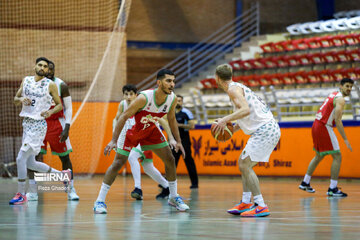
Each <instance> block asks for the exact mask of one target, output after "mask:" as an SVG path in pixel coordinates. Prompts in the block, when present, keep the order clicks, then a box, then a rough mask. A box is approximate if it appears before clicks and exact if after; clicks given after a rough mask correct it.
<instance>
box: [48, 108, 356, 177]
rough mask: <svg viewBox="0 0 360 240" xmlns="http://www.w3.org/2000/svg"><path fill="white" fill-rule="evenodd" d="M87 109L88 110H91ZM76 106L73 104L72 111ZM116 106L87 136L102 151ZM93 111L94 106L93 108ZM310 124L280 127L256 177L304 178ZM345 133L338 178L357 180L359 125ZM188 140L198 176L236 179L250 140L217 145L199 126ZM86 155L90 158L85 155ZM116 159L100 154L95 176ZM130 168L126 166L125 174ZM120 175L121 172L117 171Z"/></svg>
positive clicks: (323, 166) (77, 138)
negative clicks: (101, 138)
mask: <svg viewBox="0 0 360 240" xmlns="http://www.w3.org/2000/svg"><path fill="white" fill-rule="evenodd" d="M96 104H98V105H104V107H105V104H104V103H91V105H96ZM91 105H89V107H91ZM78 106H79V104H78V103H74V108H75V111H76V109H77V107H78ZM117 106H118V103H109V105H108V107H109V114H108V118H107V125H106V131H105V132H104V133H96V132H94V133H92V134H88V135H93V136H97V135H98V134H105V138H104V142H103V143H98V144H102V147H103V148H105V146H106V144H107V143H108V142H109V141H110V140H111V134H112V120H113V118H114V117H115V115H116V111H117ZM93 107H95V106H93ZM311 125H312V122H300V123H280V126H281V138H280V142H279V144H278V146H277V147H276V149H275V150H274V152H273V153H272V155H271V157H270V161H269V163H260V164H258V165H257V166H256V167H255V168H254V169H255V171H256V173H257V174H258V175H259V176H284V177H285V176H303V175H304V174H305V173H306V170H307V167H308V164H309V162H310V161H311V159H312V158H313V157H314V151H313V145H312V137H311ZM344 125H345V132H346V134H347V137H348V139H349V141H350V143H351V144H352V147H353V152H350V151H349V150H348V149H347V148H346V146H345V144H344V142H343V141H342V138H341V136H340V135H339V133H338V131H337V130H335V134H336V136H337V137H338V139H339V143H340V148H341V152H342V157H343V160H342V166H341V171H340V177H349V178H360V172H359V171H358V169H359V168H360V162H359V159H358V156H360V149H359V148H358V147H357V143H358V142H360V125H359V122H353V121H344ZM81 128H82V124H81V122H80V121H79V122H78V124H77V125H76V126H72V130H70V139H71V144H72V146H73V150H74V152H73V153H71V155H70V157H71V159H72V162H73V167H74V172H75V173H86V172H87V171H88V169H89V168H90V166H89V164H87V159H86V158H79V156H84V154H83V153H81V152H79V149H77V147H76V146H79V145H80V144H81V141H82V137H81V135H79V134H76V133H75V131H76V132H81V131H82V130H81ZM190 138H191V142H192V155H193V158H194V160H195V164H196V168H197V171H198V173H199V175H239V174H240V171H239V169H238V164H237V160H238V157H239V155H240V154H241V152H242V150H243V149H244V147H245V145H246V142H247V140H248V138H249V136H248V135H245V134H243V133H242V132H241V131H238V132H236V133H235V134H234V136H233V137H232V138H231V140H229V141H227V142H224V143H218V142H217V141H215V139H214V138H213V137H212V136H211V133H210V126H198V129H194V130H190ZM87 154H92V153H91V151H88V153H87ZM114 156H115V152H114V151H113V152H112V153H111V155H110V156H107V157H105V156H104V155H103V154H101V155H100V156H99V161H98V165H97V167H96V173H98V174H103V173H105V171H106V170H107V168H108V167H109V166H110V165H111V163H112V161H113V159H114ZM45 160H46V161H47V162H48V163H49V164H51V166H53V167H55V168H56V167H57V168H61V163H60V161H59V160H58V157H57V156H51V155H50V154H47V155H46V156H45ZM331 162H332V161H331V157H330V156H327V157H325V158H324V160H323V161H322V162H321V163H320V164H319V166H318V168H317V169H316V171H315V173H314V176H321V177H328V176H330V167H331ZM154 164H155V166H156V167H157V168H158V169H159V170H160V171H161V172H162V173H164V164H163V163H162V161H161V160H160V159H159V158H158V157H157V156H156V155H155V158H154ZM129 169H130V167H129V165H128V163H127V169H126V170H127V172H128V173H130V171H129ZM120 172H122V170H120ZM177 172H178V174H187V170H186V167H185V164H184V162H183V160H181V159H180V162H179V166H178V170H177Z"/></svg>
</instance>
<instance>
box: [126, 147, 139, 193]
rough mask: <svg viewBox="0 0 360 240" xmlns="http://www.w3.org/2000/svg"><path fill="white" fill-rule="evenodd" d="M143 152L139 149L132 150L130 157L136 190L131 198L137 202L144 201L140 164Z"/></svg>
mask: <svg viewBox="0 0 360 240" xmlns="http://www.w3.org/2000/svg"><path fill="white" fill-rule="evenodd" d="M140 152H141V150H139V149H138V148H133V149H131V152H130V155H129V159H128V160H129V164H130V168H131V174H132V176H133V179H134V185H135V186H134V190H133V191H132V192H131V197H132V198H135V199H136V200H142V199H143V194H142V189H141V170H140V163H139V158H141V153H140Z"/></svg>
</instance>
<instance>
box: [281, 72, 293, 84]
mask: <svg viewBox="0 0 360 240" xmlns="http://www.w3.org/2000/svg"><path fill="white" fill-rule="evenodd" d="M295 75H296V73H283V74H282V81H283V83H284V84H285V85H294V84H295V83H296V80H295Z"/></svg>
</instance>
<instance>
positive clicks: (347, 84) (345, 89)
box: [340, 78, 354, 97]
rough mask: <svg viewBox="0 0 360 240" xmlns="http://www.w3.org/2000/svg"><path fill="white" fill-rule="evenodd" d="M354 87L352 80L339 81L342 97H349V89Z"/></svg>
mask: <svg viewBox="0 0 360 240" xmlns="http://www.w3.org/2000/svg"><path fill="white" fill-rule="evenodd" d="M353 85H354V80H352V79H350V78H343V79H341V81H340V91H341V93H342V95H343V96H345V97H346V96H350V93H351V89H352V87H353Z"/></svg>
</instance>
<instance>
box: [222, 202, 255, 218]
mask: <svg viewBox="0 0 360 240" xmlns="http://www.w3.org/2000/svg"><path fill="white" fill-rule="evenodd" d="M252 206H254V205H253V204H252V203H243V202H240V203H239V204H237V205H236V206H235V207H233V208H231V209H229V210H227V212H228V213H230V214H234V215H240V213H243V212H246V211H249V210H251V207H252Z"/></svg>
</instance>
